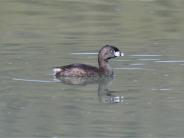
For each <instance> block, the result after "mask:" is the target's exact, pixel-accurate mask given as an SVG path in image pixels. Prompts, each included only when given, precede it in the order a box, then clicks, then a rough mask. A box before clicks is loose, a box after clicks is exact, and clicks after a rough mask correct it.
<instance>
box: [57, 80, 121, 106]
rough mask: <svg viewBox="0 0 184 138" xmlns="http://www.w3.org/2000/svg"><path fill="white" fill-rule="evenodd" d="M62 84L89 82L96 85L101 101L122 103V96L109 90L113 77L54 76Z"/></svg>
mask: <svg viewBox="0 0 184 138" xmlns="http://www.w3.org/2000/svg"><path fill="white" fill-rule="evenodd" d="M55 79H57V80H59V81H60V82H62V83H63V84H67V85H80V86H86V85H89V84H97V85H98V97H99V101H100V102H102V103H110V104H113V103H122V102H123V96H118V95H115V91H110V90H109V86H110V84H111V82H112V81H113V79H114V77H113V76H111V77H105V76H104V77H56V78H55Z"/></svg>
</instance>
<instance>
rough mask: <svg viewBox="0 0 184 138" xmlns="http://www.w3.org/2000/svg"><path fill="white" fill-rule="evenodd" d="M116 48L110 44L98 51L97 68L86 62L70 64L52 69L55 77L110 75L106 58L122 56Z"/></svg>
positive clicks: (111, 72) (110, 70) (111, 71)
mask: <svg viewBox="0 0 184 138" xmlns="http://www.w3.org/2000/svg"><path fill="white" fill-rule="evenodd" d="M123 55H124V54H123V53H122V52H121V51H119V49H118V48H116V47H115V46H112V45H105V46H103V47H102V48H101V49H100V51H99V53H98V64H99V68H97V67H94V66H91V65H86V64H70V65H65V66H61V67H55V68H54V69H53V72H54V75H55V76H56V77H62V76H63V77H92V76H111V75H113V70H112V68H111V67H110V65H109V63H108V60H109V59H111V58H115V57H119V56H123Z"/></svg>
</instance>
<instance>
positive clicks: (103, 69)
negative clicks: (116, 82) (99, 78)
mask: <svg viewBox="0 0 184 138" xmlns="http://www.w3.org/2000/svg"><path fill="white" fill-rule="evenodd" d="M98 64H99V73H100V75H105V76H111V75H113V70H112V68H111V66H110V65H109V63H108V61H107V60H104V59H102V58H98Z"/></svg>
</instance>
